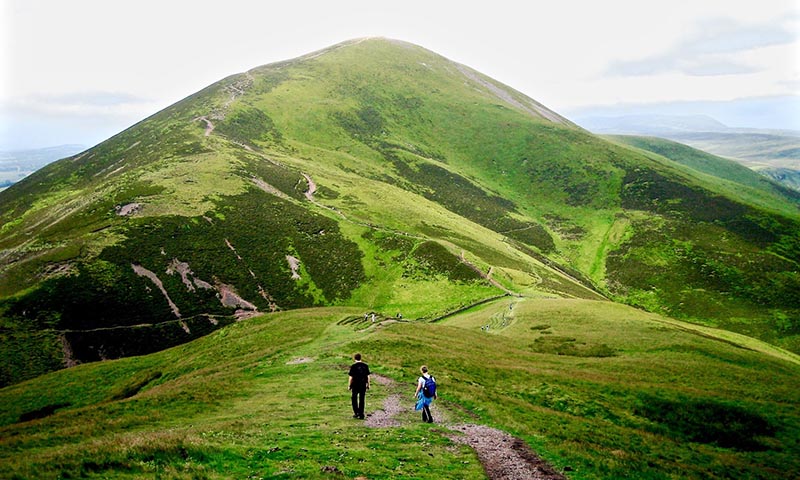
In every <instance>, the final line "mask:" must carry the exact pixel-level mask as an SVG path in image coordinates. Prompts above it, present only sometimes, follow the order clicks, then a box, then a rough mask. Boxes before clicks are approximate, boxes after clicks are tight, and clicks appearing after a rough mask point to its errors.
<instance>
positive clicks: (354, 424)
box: [0, 298, 800, 479]
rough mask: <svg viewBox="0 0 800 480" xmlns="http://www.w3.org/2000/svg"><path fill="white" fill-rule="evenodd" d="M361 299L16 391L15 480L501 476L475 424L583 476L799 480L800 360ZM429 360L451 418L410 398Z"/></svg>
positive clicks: (688, 339) (696, 340) (569, 316)
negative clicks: (360, 402)
mask: <svg viewBox="0 0 800 480" xmlns="http://www.w3.org/2000/svg"><path fill="white" fill-rule="evenodd" d="M362 312H363V310H361V309H353V308H342V307H339V308H317V309H301V310H294V311H289V312H281V313H277V314H270V315H264V316H260V317H256V318H252V319H248V320H244V321H242V322H239V323H237V324H234V325H230V326H228V327H225V328H223V329H221V330H219V331H217V332H215V333H213V334H211V335H208V336H206V337H204V338H201V339H198V340H195V341H193V342H191V343H187V344H185V345H182V346H178V347H174V348H172V349H168V350H165V351H162V352H158V353H155V354H151V355H146V356H139V357H133V358H125V359H120V360H115V361H108V362H96V363H91V364H85V365H80V366H77V367H75V368H70V369H66V370H62V371H58V372H54V373H50V374H47V375H44V376H41V377H39V378H36V379H33V380H30V381H28V382H24V383H21V384H17V385H13V386H9V387H6V388H4V389H2V390H0V404H2V405H3V409H2V410H0V425H2V426H0V477H2V478H36V479H49V478H187V479H188V478H207V479H216V478H357V477H358V478H401V477H402V478H420V479H433V478H475V479H478V478H486V477H485V476H484V472H483V469H482V467H481V463H480V462H479V461H478V458H477V457H476V455H475V453H474V452H473V451H472V450H471V449H470V448H467V447H466V446H464V445H461V444H460V443H457V442H456V440H454V439H453V438H455V437H457V435H458V434H457V433H456V429H457V428H458V426H459V425H463V424H478V425H487V426H491V427H493V428H496V429H500V430H503V431H506V432H508V433H511V434H513V435H514V436H516V437H517V438H519V439H521V440H522V441H523V442H524V443H525V444H527V445H530V446H531V447H532V448H533V449H534V450H535V451H536V452H537V453H538V454H539V455H540V456H541V457H542V458H543V459H544V460H545V461H547V462H549V463H551V464H552V465H553V467H554V468H555V469H556V470H558V471H563V472H565V473H566V474H567V475H568V477H569V478H572V479H595V478H608V479H616V478H638V479H663V478H686V479H695V478H696V479H706V478H761V479H769V478H774V479H779V478H796V477H797V476H798V475H800V460H798V459H800V447H798V443H797V439H798V438H800V414H799V412H800V408H798V407H800V388H798V386H800V385H798V378H800V358H799V357H798V356H796V355H794V354H789V353H785V352H781V351H779V350H778V349H775V348H774V347H772V346H770V345H768V344H765V343H762V342H760V341H757V340H753V339H750V338H747V337H744V336H741V335H738V334H734V333H730V332H725V331H722V330H714V329H709V328H704V327H698V326H695V325H691V324H688V323H684V322H680V321H675V320H672V319H669V318H666V317H662V316H658V315H654V314H648V313H644V312H642V311H640V310H637V309H633V308H630V307H626V306H622V305H619V304H614V303H611V302H603V301H588V300H576V299H511V298H508V299H501V300H497V301H494V302H492V303H489V304H487V305H484V306H481V307H478V308H475V309H472V310H469V311H467V312H464V313H462V314H460V315H457V316H454V317H450V318H447V319H445V320H443V321H440V322H437V323H433V324H432V323H425V322H398V321H396V320H395V319H393V318H383V317H379V319H378V321H377V322H376V323H372V322H370V321H364V320H363V313H362ZM487 325H488V326H489V328H488V330H485V329H484V328H483V327H485V326H487ZM623 333H624V334H623ZM356 351H360V352H363V353H364V355H365V360H366V361H367V362H368V363H369V364H370V369H371V370H372V371H373V373H374V374H375V375H374V376H373V381H372V384H373V388H372V389H371V391H370V392H369V394H368V395H367V409H366V412H367V414H368V419H367V422H366V423H364V422H362V421H359V420H353V419H352V418H350V413H351V412H350V411H349V410H350V406H349V394H348V392H347V388H346V385H347V376H346V372H347V366H348V365H349V364H350V363H351V357H352V354H353V353H354V352H356ZM423 363H425V364H427V365H429V366H430V368H431V371H432V372H433V374H434V375H435V376H436V378H437V382H438V384H439V388H438V390H439V395H440V398H439V400H437V401H436V402H434V405H433V414H434V416H435V418H436V419H437V422H436V424H434V425H428V424H423V423H421V422H420V421H419V418H418V416H417V414H415V413H413V410H412V408H411V405H412V394H413V391H414V390H413V389H414V382H415V379H416V376H417V375H418V369H419V366H420V365H421V364H423ZM392 405H397V406H399V410H398V411H396V412H395V413H394V415H393V417H392V418H391V420H392V422H391V423H389V424H388V425H389V426H384V427H378V428H370V425H372V423H371V420H373V419H375V418H377V417H379V416H381V415H383V414H385V413H386V411H389V410H390V407H391V406H392ZM515 448H519V446H517V447H515Z"/></svg>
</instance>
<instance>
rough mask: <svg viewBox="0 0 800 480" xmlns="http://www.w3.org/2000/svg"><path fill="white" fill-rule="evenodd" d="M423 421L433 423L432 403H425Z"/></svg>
mask: <svg viewBox="0 0 800 480" xmlns="http://www.w3.org/2000/svg"><path fill="white" fill-rule="evenodd" d="M422 421H423V422H428V423H433V415H431V406H430V405H423V406H422Z"/></svg>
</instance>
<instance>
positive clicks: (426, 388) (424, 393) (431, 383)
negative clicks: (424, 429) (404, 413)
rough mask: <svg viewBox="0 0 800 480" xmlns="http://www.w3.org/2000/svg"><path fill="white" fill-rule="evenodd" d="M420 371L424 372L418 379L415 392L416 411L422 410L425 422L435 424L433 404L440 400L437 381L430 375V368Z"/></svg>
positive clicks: (421, 368)
mask: <svg viewBox="0 0 800 480" xmlns="http://www.w3.org/2000/svg"><path fill="white" fill-rule="evenodd" d="M419 370H420V372H422V376H421V377H419V379H417V390H416V391H415V392H414V398H416V399H417V405H416V407H415V410H422V421H423V422H427V423H433V416H432V415H431V402H433V400H434V399H436V398H439V397H438V395H436V379H435V378H433V375H431V374H429V373H428V367H426V366H425V365H423V366H422V367H420V369H419Z"/></svg>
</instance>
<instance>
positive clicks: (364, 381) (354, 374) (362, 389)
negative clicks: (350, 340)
mask: <svg viewBox="0 0 800 480" xmlns="http://www.w3.org/2000/svg"><path fill="white" fill-rule="evenodd" d="M353 359H355V361H356V363H354V364H352V365H350V374H349V375H350V377H349V380H348V388H349V389H350V401H351V402H352V404H353V418H360V419H362V420H363V419H364V396H365V395H366V393H367V390H369V365H367V364H366V363H364V362H362V361H361V354H360V353H356V354H355V355H354V356H353Z"/></svg>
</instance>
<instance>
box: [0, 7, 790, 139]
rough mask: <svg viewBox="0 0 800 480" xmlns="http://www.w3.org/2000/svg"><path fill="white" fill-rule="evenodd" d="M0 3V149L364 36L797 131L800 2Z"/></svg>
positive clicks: (565, 85)
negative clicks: (728, 111) (734, 110)
mask: <svg viewBox="0 0 800 480" xmlns="http://www.w3.org/2000/svg"><path fill="white" fill-rule="evenodd" d="M0 2H2V3H1V4H2V7H0V8H2V10H0V30H1V31H2V33H0V42H2V44H1V46H2V48H0V69H2V71H1V72H0V73H2V75H0V150H6V149H10V148H31V147H43V146H50V145H55V144H61V143H80V144H84V145H93V144H95V143H97V142H99V141H102V140H104V139H105V138H107V137H109V136H111V135H113V134H114V133H117V132H118V131H120V130H122V129H124V128H126V127H128V126H130V125H131V124H133V123H135V122H136V121H138V120H141V119H142V118H144V117H146V116H148V115H150V114H152V113H155V112H156V111H158V110H159V109H161V108H164V107H166V106H168V105H170V104H172V103H174V102H176V101H178V100H180V99H182V98H184V97H186V96H188V95H190V94H192V93H194V92H196V91H197V90H200V89H201V88H203V87H205V86H207V85H209V84H211V83H213V82H215V81H217V80H220V79H221V78H223V77H226V76H228V75H230V74H233V73H238V72H242V71H245V70H248V69H250V68H253V67H256V66H259V65H263V64H267V63H272V62H275V61H280V60H285V59H289V58H294V57H297V56H299V55H302V54H305V53H308V52H310V51H314V50H318V49H320V48H324V47H326V46H329V45H332V44H335V43H339V42H341V41H343V40H347V39H350V38H357V37H365V36H385V37H390V38H396V39H400V40H405V41H409V42H412V43H415V44H418V45H420V46H423V47H425V48H428V49H430V50H433V51H435V52H437V53H439V54H442V55H444V56H445V57H448V58H450V59H452V60H455V61H458V62H460V63H464V64H466V65H469V66H471V67H473V68H475V69H476V70H479V71H481V72H483V73H485V74H487V75H489V76H491V77H494V78H496V79H498V80H500V81H502V82H504V83H506V84H508V85H510V86H512V87H514V88H516V89H518V90H520V91H522V92H524V93H526V94H527V95H529V96H531V97H533V98H534V99H536V100H538V101H540V102H542V103H544V104H545V105H547V106H548V107H550V108H552V109H554V110H556V111H558V112H560V113H566V114H567V115H568V116H569V115H570V113H571V112H581V111H587V109H586V107H589V106H615V105H620V104H624V105H628V106H631V105H633V106H637V107H641V106H642V105H645V106H647V105H670V106H673V107H674V106H675V105H685V106H687V107H686V110H687V111H686V113H703V112H702V111H699V110H698V111H691V110H692V108H699V109H700V110H702V108H701V107H698V105H703V104H706V105H717V106H718V107H719V105H720V102H730V101H733V100H738V101H740V102H741V101H742V99H744V100H745V101H750V102H753V101H756V102H758V101H759V99H761V98H762V97H764V98H767V99H768V100H770V102H768V103H769V104H770V105H773V107H769V108H774V109H775V110H776V111H775V112H774V115H772V114H771V113H770V112H763V111H762V112H760V113H759V115H754V116H753V120H752V122H750V123H751V124H750V125H745V124H740V125H733V126H752V127H772V128H779V127H784V128H800V114H798V113H797V112H796V111H794V109H795V108H796V106H797V105H798V102H797V100H798V98H799V97H800V0H761V1H752V0H670V1H663V0H660V1H647V0H604V1H569V0H560V1H548V2H544V1H506V0H493V1H482V2H473V1H469V0H462V1H449V0H448V1H434V0H427V1H416V0H403V1H399V0H398V1H395V2H385V1H378V0H364V1H362V0H336V1H330V0H326V1H307V0H291V1H288V2H287V1H280V2H272V1H255V0H253V1H245V0H224V1H209V0H177V1H171V0H136V1H122V0H120V1H110V0H0ZM792 96H793V97H794V101H791V102H789V103H786V102H784V99H788V100H792ZM759 105H761V104H759ZM786 105H793V107H791V108H789V107H786ZM689 106H692V107H689ZM765 108H766V107H765ZM779 110H780V111H779ZM717 111H720V110H719V109H718V110H717ZM721 111H722V112H723V113H720V114H719V115H723V116H724V115H725V114H724V111H725V109H722V110H721ZM757 117H758V118H757ZM732 118H733V117H730V118H727V119H726V118H720V120H722V121H727V122H731V121H732ZM795 120H796V123H795ZM733 121H734V122H737V123H747V121H748V119H747V118H746V117H745V118H741V119H737V120H733Z"/></svg>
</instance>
